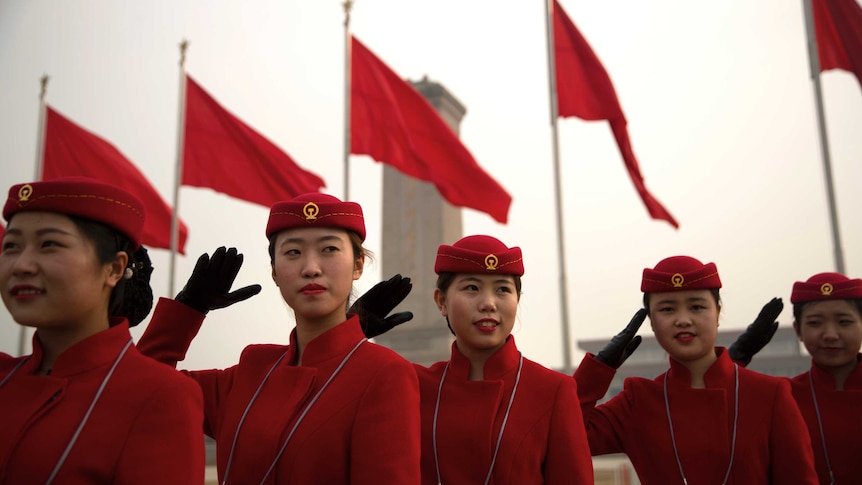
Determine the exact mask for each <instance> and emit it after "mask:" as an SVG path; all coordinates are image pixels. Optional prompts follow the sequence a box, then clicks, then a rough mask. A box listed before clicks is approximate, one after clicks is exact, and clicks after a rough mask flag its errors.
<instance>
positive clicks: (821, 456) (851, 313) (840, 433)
mask: <svg viewBox="0 0 862 485" xmlns="http://www.w3.org/2000/svg"><path fill="white" fill-rule="evenodd" d="M790 301H791V303H793V328H794V329H795V330H796V334H797V335H798V336H799V340H801V341H802V343H803V344H805V348H806V349H807V350H808V353H809V354H811V370H810V371H808V372H806V373H804V374H801V375H799V376H796V377H794V378H793V379H791V380H790V385H791V388H792V390H793V397H795V398H796V402H797V404H799V409H800V410H801V411H802V416H803V417H804V418H805V422H806V423H807V424H808V431H809V433H810V435H811V443H812V445H813V448H814V463H815V465H816V467H817V475H818V477H819V478H820V483H821V484H825V485H829V484H838V485H842V484H845V483H859V481H860V480H862V460H860V459H859V450H860V449H862V413H860V409H862V367H860V366H859V360H860V359H862V354H860V353H859V348H860V346H862V279H850V278H847V277H846V276H844V275H842V274H839V273H820V274H816V275H814V276H812V277H811V278H809V279H808V280H807V281H804V282H803V281H798V282H796V283H795V284H794V285H793V293H792V294H791V296H790Z"/></svg>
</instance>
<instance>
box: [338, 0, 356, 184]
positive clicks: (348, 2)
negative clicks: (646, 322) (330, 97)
mask: <svg viewBox="0 0 862 485" xmlns="http://www.w3.org/2000/svg"><path fill="white" fill-rule="evenodd" d="M341 6H342V7H344V200H350V58H351V48H350V47H351V42H350V41H351V35H350V10H351V9H352V8H353V0H344V2H343V3H342V4H341Z"/></svg>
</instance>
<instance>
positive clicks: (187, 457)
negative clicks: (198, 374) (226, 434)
mask: <svg viewBox="0 0 862 485" xmlns="http://www.w3.org/2000/svg"><path fill="white" fill-rule="evenodd" d="M111 323H115V325H113V326H112V327H111V328H109V329H108V330H104V331H102V332H99V333H97V334H95V335H93V336H91V337H88V338H86V339H84V340H82V341H80V342H78V343H77V344H75V345H73V346H72V347H70V348H69V349H67V350H66V351H65V352H63V353H62V354H61V355H60V356H59V358H58V359H57V361H56V362H55V364H54V368H53V369H52V370H51V374H50V375H48V376H36V375H34V373H35V372H36V371H37V370H38V367H39V363H40V362H41V360H42V347H41V345H40V343H39V339H38V338H37V337H34V338H33V355H32V356H31V357H30V358H29V359H27V361H26V362H25V363H24V364H23V365H22V366H21V367H20V368H19V369H18V370H17V371H16V372H15V373H14V374H13V375H12V376H11V377H10V378H9V380H8V381H6V383H5V384H4V385H3V386H2V387H0V484H3V485H6V484H9V485H25V484H39V485H42V484H44V483H45V482H46V480H47V479H48V477H49V475H50V474H51V471H52V470H53V469H54V466H55V465H56V463H57V462H58V460H59V459H60V456H61V455H62V453H63V450H64V449H65V448H66V445H67V444H68V443H69V441H70V440H71V438H72V435H73V433H74V432H75V430H76V429H77V427H78V424H79V423H80V422H81V419H82V418H83V417H84V414H85V413H86V412H87V409H88V408H89V406H90V403H91V402H92V400H93V397H95V395H96V392H97V389H98V388H99V386H100V385H101V383H102V380H103V379H104V377H105V376H106V375H107V373H108V371H109V369H110V368H111V366H112V365H113V364H114V361H115V360H116V358H117V356H118V355H119V354H120V351H121V350H122V349H123V347H124V346H125V345H126V343H128V342H129V341H130V340H131V338H132V337H131V335H130V334H129V326H128V322H127V321H125V320H112V322H111ZM37 335H38V334H37ZM22 359H24V357H19V358H14V359H13V358H10V357H5V358H0V380H2V379H3V378H4V377H6V376H7V375H8V374H9V372H11V371H12V369H13V368H14V367H15V366H16V365H18V363H19V362H21V360H22ZM202 422H203V415H202V399H201V392H200V390H199V389H197V387H196V386H195V385H194V383H192V382H190V381H189V380H188V379H187V378H186V377H184V376H182V375H180V374H179V373H178V372H177V371H175V370H173V369H171V368H170V367H168V366H165V365H163V364H160V363H158V362H155V361H153V360H152V359H149V358H147V357H144V356H143V355H141V354H140V353H139V352H138V350H137V349H136V348H135V346H134V345H133V346H131V347H129V349H128V350H127V351H126V353H125V355H124V356H123V358H122V359H121V360H120V363H119V365H117V367H116V369H115V370H114V373H113V375H112V376H111V378H110V380H109V381H108V383H107V386H106V387H105V389H104V391H103V392H102V395H101V397H100V398H99V400H98V402H97V403H96V406H95V407H94V408H93V411H92V414H90V417H89V419H88V420H87V423H86V424H85V425H84V428H83V429H82V431H81V434H80V436H79V437H78V440H77V441H76V442H75V445H74V446H73V447H72V450H71V452H70V453H69V455H68V457H67V458H66V461H65V462H64V463H63V465H62V467H61V468H60V471H59V473H58V475H57V476H56V477H55V478H54V481H53V483H55V484H58V485H85V484H86V485H94V484H106V485H107V484H117V485H129V484H141V485H144V484H146V485H152V484H156V483H158V484H171V485H189V484H202V483H203V481H204V441H203V433H201V423H202Z"/></svg>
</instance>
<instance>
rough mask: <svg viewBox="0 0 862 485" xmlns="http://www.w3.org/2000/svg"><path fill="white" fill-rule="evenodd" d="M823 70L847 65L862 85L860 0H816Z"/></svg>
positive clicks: (861, 12) (817, 32)
mask: <svg viewBox="0 0 862 485" xmlns="http://www.w3.org/2000/svg"><path fill="white" fill-rule="evenodd" d="M812 7H813V10H814V32H815V36H816V37H817V55H818V57H820V72H823V71H827V70H829V69H843V70H845V71H849V72H852V73H853V74H854V75H855V76H856V80H857V81H858V82H859V85H860V86H862V7H860V6H859V4H858V3H856V0H812Z"/></svg>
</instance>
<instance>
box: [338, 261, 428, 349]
mask: <svg viewBox="0 0 862 485" xmlns="http://www.w3.org/2000/svg"><path fill="white" fill-rule="evenodd" d="M412 289H413V284H412V283H410V278H409V277H408V278H403V277H402V276H401V275H400V274H397V275H395V276H393V277H392V278H389V279H388V280H386V281H381V282H380V283H377V284H376V285H374V286H373V287H372V288H371V289H370V290H368V291H366V292H365V293H364V294H363V295H362V296H360V297H359V298H357V299H356V301H355V302H354V303H353V305H351V306H350V308H349V309H348V310H347V312H348V313H356V314H358V315H359V323H360V324H361V325H362V332H363V333H364V334H365V336H366V337H368V338H374V337H376V336H378V335H382V334H384V333H386V332H388V331H389V330H391V329H392V328H394V327H395V326H397V325H401V324H402V323H404V322H409V321H410V320H412V319H413V312H399V313H394V314H392V315H389V312H391V311H392V310H393V309H395V307H397V306H398V304H399V303H401V302H402V301H404V299H405V298H407V295H409V294H410V290H412ZM386 315H389V316H388V317H387V316H386Z"/></svg>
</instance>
